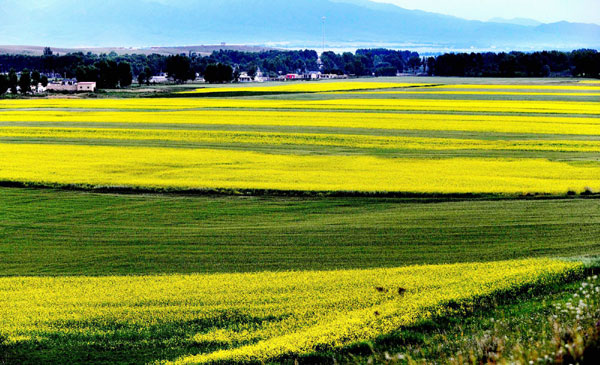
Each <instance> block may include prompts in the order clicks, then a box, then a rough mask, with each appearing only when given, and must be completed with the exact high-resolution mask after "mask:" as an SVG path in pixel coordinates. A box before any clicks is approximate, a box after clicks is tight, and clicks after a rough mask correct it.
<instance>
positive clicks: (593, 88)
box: [431, 82, 600, 91]
mask: <svg viewBox="0 0 600 365" xmlns="http://www.w3.org/2000/svg"><path fill="white" fill-rule="evenodd" d="M580 83H581V82H580ZM431 87H432V88H436V89H479V90H481V89H489V90H507V89H509V90H573V91H600V86H587V85H586V86H581V85H578V84H575V85H573V84H566V85H565V84H549V85H548V84H544V85H535V84H534V85H515V84H495V85H494V84H450V85H435V86H431Z"/></svg>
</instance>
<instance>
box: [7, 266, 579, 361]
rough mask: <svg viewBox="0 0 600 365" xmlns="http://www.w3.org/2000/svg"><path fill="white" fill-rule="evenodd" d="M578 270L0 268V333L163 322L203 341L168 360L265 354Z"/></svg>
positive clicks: (296, 349) (12, 338) (190, 339)
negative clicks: (33, 271) (50, 272)
mask: <svg viewBox="0 0 600 365" xmlns="http://www.w3.org/2000/svg"><path fill="white" fill-rule="evenodd" d="M581 271H582V264H581V263H577V262H567V261H560V260H554V259H547V258H539V259H525V260H513V261H504V262H490V263H463V264H452V265H423V266H410V267H403V268H390V269H370V270H340V271H306V272H263V273H241V274H204V275H203V274H194V275H158V276H109V277H10V278H0V333H1V334H2V335H4V336H5V337H7V338H8V341H9V343H15V342H28V341H44V340H46V339H49V338H54V339H56V338H70V337H71V336H72V338H73V340H71V341H76V339H78V338H84V339H85V338H86V336H110V335H111V334H114V333H116V332H118V331H123V329H129V331H134V332H136V333H147V336H153V335H154V332H153V330H152V328H169V329H170V330H171V331H174V332H173V337H175V338H177V339H178V341H179V343H184V344H189V345H193V344H197V345H200V344H212V348H213V350H209V351H207V352H204V353H192V354H189V356H184V357H182V358H180V359H178V360H176V361H174V363H178V364H190V363H208V362H215V361H220V362H223V363H235V362H244V361H268V360H269V359H276V358H278V357H281V356H285V355H297V354H305V353H308V352H311V351H314V350H315V349H317V348H320V349H323V348H338V347H342V346H346V345H349V344H351V343H353V342H356V341H361V340H369V339H372V338H374V337H376V336H379V335H383V334H386V333H389V332H391V331H394V330H396V329H398V328H399V327H401V326H406V325H410V324H413V323H415V322H416V321H418V320H420V319H426V318H431V317H433V316H444V315H449V314H454V313H457V312H458V313H463V312H465V311H468V310H469V309H470V308H472V307H473V306H475V305H476V304H477V299H478V298H481V297H486V296H490V295H497V294H500V293H509V294H508V295H510V293H512V292H514V291H518V290H520V289H521V288H523V287H525V286H529V285H547V284H550V283H553V282H562V281H564V280H566V279H567V278H570V277H573V276H574V275H579V274H580V272H581ZM448 303H456V305H453V306H448ZM190 323H196V324H197V325H195V326H190ZM159 335H161V336H164V333H161V334H159ZM82 345H84V344H82ZM90 345H91V344H90ZM215 348H216V349H215ZM156 360H164V359H156Z"/></svg>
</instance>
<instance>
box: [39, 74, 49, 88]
mask: <svg viewBox="0 0 600 365" xmlns="http://www.w3.org/2000/svg"><path fill="white" fill-rule="evenodd" d="M40 83H41V84H42V86H43V87H46V86H48V76H46V75H42V77H41V78H40Z"/></svg>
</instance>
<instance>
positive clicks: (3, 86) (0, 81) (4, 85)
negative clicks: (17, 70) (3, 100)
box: [0, 74, 8, 95]
mask: <svg viewBox="0 0 600 365" xmlns="http://www.w3.org/2000/svg"><path fill="white" fill-rule="evenodd" d="M7 91H8V76H6V75H2V74H0V95H3V94H5V93H6V92H7Z"/></svg>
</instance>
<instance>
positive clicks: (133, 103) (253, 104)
mask: <svg viewBox="0 0 600 365" xmlns="http://www.w3.org/2000/svg"><path fill="white" fill-rule="evenodd" d="M57 108H60V109H69V108H72V109H107V110H111V109H118V110H126V109H129V110H181V109H206V108H209V109H292V110H298V109H302V110H311V109H314V110H324V109H325V110H384V111H427V112H472V113H510V114H514V113H535V114H540V113H542V114H583V115H597V114H600V103H597V102H583V101H530V100H437V99H329V100H254V99H213V98H192V97H189V98H170V99H164V98H152V99H142V98H139V99H97V100H94V99H39V100H38V99H36V100H0V110H1V109H57Z"/></svg>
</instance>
